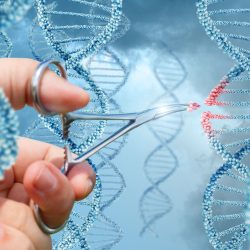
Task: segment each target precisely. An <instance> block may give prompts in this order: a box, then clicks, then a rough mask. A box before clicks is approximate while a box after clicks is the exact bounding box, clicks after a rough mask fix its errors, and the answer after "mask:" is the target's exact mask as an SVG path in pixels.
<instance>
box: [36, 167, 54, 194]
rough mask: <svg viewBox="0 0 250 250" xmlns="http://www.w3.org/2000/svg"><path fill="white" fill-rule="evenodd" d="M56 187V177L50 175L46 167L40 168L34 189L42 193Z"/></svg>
mask: <svg viewBox="0 0 250 250" xmlns="http://www.w3.org/2000/svg"><path fill="white" fill-rule="evenodd" d="M56 185H57V179H56V177H55V176H54V175H53V174H52V173H51V171H50V170H49V168H48V167H42V168H41V170H40V172H39V174H38V176H37V177H36V179H35V183H34V187H35V188H36V189H37V190H38V191H39V192H42V193H48V192H50V191H52V190H53V189H54V188H55V187H56Z"/></svg>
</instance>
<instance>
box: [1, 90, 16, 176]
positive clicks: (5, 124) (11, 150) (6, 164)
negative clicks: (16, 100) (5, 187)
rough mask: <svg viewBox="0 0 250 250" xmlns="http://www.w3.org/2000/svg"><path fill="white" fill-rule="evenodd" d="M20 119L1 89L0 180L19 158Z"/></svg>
mask: <svg viewBox="0 0 250 250" xmlns="http://www.w3.org/2000/svg"><path fill="white" fill-rule="evenodd" d="M18 124H19V123H18V118H17V115H16V114H15V112H14V110H13V109H12V107H11V105H10V104H9V102H8V99H7V98H6V96H5V95H4V92H3V90H2V89H1V88H0V131H1V134H0V140H1V147H0V179H1V180H2V179H3V178H4V171H5V170H6V169H9V168H10V167H11V166H12V165H13V164H14V163H15V161H16V157H17V151H18V149H17V137H18V135H19V126H18Z"/></svg>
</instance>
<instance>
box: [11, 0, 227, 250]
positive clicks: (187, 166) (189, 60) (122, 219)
mask: <svg viewBox="0 0 250 250" xmlns="http://www.w3.org/2000/svg"><path fill="white" fill-rule="evenodd" d="M124 12H125V14H126V15H127V16H128V18H129V19H130V20H131V22H132V26H131V30H130V31H129V32H128V33H127V34H126V35H125V36H124V37H123V38H121V39H120V40H119V41H117V42H115V43H114V44H113V45H112V46H113V48H115V49H116V51H117V52H118V53H119V54H120V55H121V58H122V59H123V60H124V61H125V62H126V63H127V64H128V65H130V68H131V72H130V76H129V80H128V83H127V85H126V86H125V87H123V88H122V90H121V91H120V92H119V93H118V95H116V100H118V102H119V104H120V105H121V106H122V109H123V111H124V112H131V111H139V110H142V109H144V108H147V107H148V105H149V103H151V102H152V101H153V100H154V99H155V98H156V97H157V96H159V95H160V94H161V93H162V91H163V89H162V88H161V87H160V85H159V84H158V82H157V80H156V78H155V76H154V75H153V72H152V64H151V61H150V59H151V58H153V57H154V53H157V51H154V50H153V49H152V44H153V43H154V42H158V41H164V42H165V43H167V44H168V46H169V47H170V48H171V49H172V50H173V51H174V52H175V53H176V54H177V55H178V57H179V58H180V59H181V61H182V62H183V64H184V65H185V67H186V69H187V71H188V77H187V79H186V81H185V83H184V84H183V85H182V86H181V87H180V88H179V89H177V90H176V92H175V94H176V95H177V96H178V98H179V100H180V101H181V102H182V103H185V102H189V101H191V100H192V101H196V102H199V103H202V102H203V100H204V99H205V97H206V96H207V95H208V93H209V91H210V90H211V89H212V88H213V87H214V86H215V85H216V83H217V82H218V81H219V80H220V79H221V78H222V76H223V75H224V74H226V73H227V71H228V70H229V69H230V67H231V66H232V62H231V61H230V60H229V59H227V56H225V55H223V54H222V52H221V51H219V50H218V48H217V46H216V45H215V44H214V43H212V42H211V41H210V40H209V38H208V37H207V36H206V35H205V32H204V31H203V29H202V27H201V26H200V24H199V23H198V19H197V17H196V8H195V2H194V1H190V0H186V1H184V0H161V1H160V0H148V1H143V0H130V1H129V0H127V1H124ZM31 17H32V13H30V14H29V16H28V17H27V18H26V19H25V20H24V21H23V22H21V23H19V24H18V25H15V26H14V27H12V28H11V30H9V34H10V37H11V38H12V40H13V42H14V53H13V55H12V56H13V57H31V53H30V50H29V47H28V43H27V32H28V29H27V27H28V26H29V24H30V21H31ZM204 110H206V108H205V107H202V108H201V109H200V110H199V111H197V112H195V113H187V114H184V121H185V126H184V128H183V130H182V132H181V133H180V134H179V136H178V137H177V138H176V140H175V141H174V142H172V143H171V145H170V147H171V148H172V149H173V150H174V152H175V153H176V155H177V156H178V159H179V167H178V169H177V170H176V172H175V173H174V174H173V175H172V176H171V177H170V178H169V179H168V180H167V181H166V182H165V183H164V184H163V185H162V186H161V188H162V190H164V192H165V193H166V194H168V195H169V196H170V198H171V200H172V202H173V205H174V207H173V210H172V211H171V212H170V213H169V214H167V215H166V216H165V217H164V218H163V219H161V220H160V221H158V222H157V223H156V231H157V232H158V234H159V237H158V238H156V237H154V235H152V234H150V233H146V234H145V235H144V236H143V237H140V236H139V232H140V230H141V227H142V221H141V219H140V216H139V208H138V206H139V199H140V197H141V195H142V193H143V191H144V190H145V189H146V188H147V187H148V186H149V183H148V181H147V180H146V178H145V175H144V172H143V164H144V160H145V158H146V157H147V155H148V154H149V153H150V152H151V151H152V150H153V149H154V148H155V147H156V146H157V145H158V142H157V141H156V139H155V138H154V137H153V136H152V134H151V133H150V131H149V130H148V128H147V126H144V127H142V128H140V129H137V130H136V131H133V132H131V133H130V136H129V140H128V143H127V145H126V147H125V148H124V149H123V151H122V153H121V154H120V155H119V156H118V157H117V158H116V159H115V163H116V165H117V166H119V169H120V171H121V172H122V173H123V174H124V177H125V180H126V184H127V188H126V190H125V192H124V193H123V194H122V196H121V198H120V199H119V200H118V201H116V202H115V203H114V204H113V206H112V207H111V208H109V209H107V210H106V211H105V214H107V215H108V216H109V217H110V218H112V220H114V221H115V222H116V223H117V224H118V225H119V226H120V227H121V228H122V229H123V231H124V238H123V239H122V241H121V242H120V243H119V244H118V245H117V246H116V247H114V249H122V250H123V249H124V250H125V249H144V250H152V249H164V250H165V249H181V250H188V249H192V250H200V249H203V250H205V249H211V246H210V245H209V243H208V240H207V237H206V234H205V232H204V228H203V225H202V216H201V202H202V194H203V191H204V189H205V187H206V184H207V183H208V181H209V177H210V176H211V174H212V173H213V172H214V171H215V169H216V168H217V167H219V166H220V164H221V160H220V159H219V158H217V156H216V155H215V154H214V153H213V151H212V150H211V149H210V148H209V146H208V144H207V139H206V137H205V135H204V134H203V132H202V129H201V126H200V116H201V112H202V111H204ZM19 116H20V120H21V130H22V132H23V131H25V129H26V128H27V126H28V125H29V124H30V123H31V121H32V120H33V119H35V117H36V114H35V112H34V111H32V110H31V109H28V108H26V109H25V110H24V111H20V112H19Z"/></svg>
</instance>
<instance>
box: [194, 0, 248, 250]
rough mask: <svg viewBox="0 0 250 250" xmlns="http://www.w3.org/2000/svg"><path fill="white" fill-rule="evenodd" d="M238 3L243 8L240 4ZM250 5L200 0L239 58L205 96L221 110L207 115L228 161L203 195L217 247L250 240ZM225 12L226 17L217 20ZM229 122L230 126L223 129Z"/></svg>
mask: <svg viewBox="0 0 250 250" xmlns="http://www.w3.org/2000/svg"><path fill="white" fill-rule="evenodd" d="M224 3H226V4H227V6H226V8H225V4H224ZM235 5H237V7H238V6H239V5H240V6H243V8H241V9H235ZM248 6H249V3H246V1H245V2H244V1H240V2H237V4H235V3H233V2H230V1H198V3H197V10H198V11H197V13H198V17H199V19H200V22H201V24H202V25H203V26H204V28H205V30H206V32H207V34H208V35H209V36H210V38H211V39H212V40H215V41H216V42H217V44H218V46H219V47H220V48H221V49H222V50H223V51H224V52H225V53H226V54H228V55H229V56H230V57H231V58H232V59H234V60H235V61H236V63H237V65H236V66H234V67H233V68H232V69H231V70H230V71H229V73H228V74H227V75H226V76H225V77H223V79H222V80H221V81H220V83H219V84H218V85H217V86H216V87H215V88H214V89H213V90H212V91H211V93H210V95H209V97H208V98H207V99H206V100H205V104H206V105H208V106H213V107H214V110H216V111H212V112H211V111H208V112H204V113H203V115H202V126H203V129H204V131H205V133H206V134H207V136H208V138H209V142H210V145H211V146H212V148H214V149H215V151H216V152H217V154H218V155H219V156H221V158H222V159H223V161H224V164H223V166H222V167H220V168H219V169H218V170H217V171H216V173H215V174H213V175H212V177H211V179H210V182H209V184H208V186H207V188H206V190H205V193H204V199H203V220H204V226H205V230H206V233H207V235H208V238H209V241H210V243H211V244H212V246H213V247H214V248H215V249H248V244H249V243H248V242H246V239H247V227H246V215H245V210H246V208H247V205H248V203H247V190H248V187H247V185H248V182H249V181H248V179H249V168H248V165H249V159H248V153H249V138H248V132H249V115H248V110H247V108H248V106H249V104H250V103H249V101H248V96H249V93H250V92H249V89H248V86H246V85H248V84H249V80H250V78H249V77H250V76H249V71H248V70H249V59H248V57H249V51H248V46H249V45H248V44H249V43H248V42H249V36H248V33H247V31H248V30H247V28H248V27H249V25H250V23H249V21H248V19H247V17H246V14H247V13H248V12H249V8H247V7H248ZM210 7H214V8H213V9H212V10H210V9H209V8H210ZM216 7H217V9H216ZM221 16H222V17H223V19H224V20H225V21H224V20H222V21H221V20H217V19H216V18H218V17H221ZM231 17H234V20H233V21H231V19H229V18H231ZM212 18H214V19H215V20H214V19H212ZM235 19H236V21H235ZM242 20H243V21H242ZM218 27H220V28H221V29H219V28H218ZM228 120H229V121H230V123H228ZM225 123H226V124H227V128H223V125H224V124H225Z"/></svg>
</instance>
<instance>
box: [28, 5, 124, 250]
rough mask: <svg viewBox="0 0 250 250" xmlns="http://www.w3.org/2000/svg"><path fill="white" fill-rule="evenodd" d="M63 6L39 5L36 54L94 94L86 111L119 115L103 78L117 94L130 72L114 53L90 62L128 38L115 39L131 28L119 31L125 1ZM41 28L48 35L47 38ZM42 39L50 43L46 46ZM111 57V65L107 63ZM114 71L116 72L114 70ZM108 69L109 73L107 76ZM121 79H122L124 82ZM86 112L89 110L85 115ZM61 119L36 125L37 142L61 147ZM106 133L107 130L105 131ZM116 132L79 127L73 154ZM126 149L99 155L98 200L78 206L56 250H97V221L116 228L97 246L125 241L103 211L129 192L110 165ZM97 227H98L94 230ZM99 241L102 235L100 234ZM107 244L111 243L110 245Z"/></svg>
mask: <svg viewBox="0 0 250 250" xmlns="http://www.w3.org/2000/svg"><path fill="white" fill-rule="evenodd" d="M64 2H65V3H61V2H60V4H59V5H54V4H53V2H51V1H46V2H45V1H36V9H37V13H38V15H37V16H38V17H37V20H36V21H35V22H34V25H33V27H32V29H31V32H30V36H29V37H30V47H31V49H32V53H33V55H34V56H35V58H37V59H39V60H44V59H49V58H51V56H52V57H53V58H60V59H63V60H64V62H65V64H66V68H67V71H68V74H69V76H70V78H71V79H70V80H71V81H72V82H76V83H77V82H78V84H79V85H80V86H81V87H84V88H85V89H86V90H87V91H88V92H90V95H91V104H90V105H89V106H88V107H87V109H88V110H89V112H95V113H96V112H101V113H105V112H109V108H110V109H113V110H115V109H117V104H116V102H115V101H114V100H112V99H108V98H107V97H106V94H105V92H106V93H107V94H108V95H109V97H110V96H111V95H110V90H111V91H112V92H113V93H112V94H115V92H117V91H118V89H116V90H115V91H114V90H112V89H111V88H109V89H108V88H107V87H106V86H107V85H106V82H105V80H104V81H103V80H101V78H104V79H106V80H107V75H109V79H108V80H110V79H111V75H110V74H111V73H112V74H114V72H116V75H114V78H116V80H118V81H117V83H115V81H113V82H112V86H113V88H116V86H118V87H119V88H120V87H121V85H122V84H125V81H122V82H121V80H122V79H121V77H124V78H126V74H127V72H125V70H124V69H125V68H124V67H123V65H122V64H121V62H120V61H119V59H118V57H115V56H114V53H112V52H110V51H107V50H106V51H105V52H104V51H103V52H101V53H102V55H101V56H98V55H95V56H93V57H90V56H91V54H93V53H94V52H95V53H97V52H98V51H99V50H100V49H102V48H103V47H104V46H105V47H106V43H107V42H108V41H111V40H112V41H113V40H114V39H116V38H118V37H119V36H120V35H121V34H122V32H124V31H119V32H118V33H119V34H117V33H115V30H116V29H117V27H118V28H119V27H121V28H122V29H125V28H127V26H126V25H125V26H124V25H120V19H121V18H123V19H124V17H122V16H121V14H122V13H121V1H92V2H90V1H78V0H72V1H70V3H71V5H70V7H69V6H68V5H66V1H64ZM67 2H68V1H67ZM59 17H63V22H65V23H62V22H61V19H60V21H59V19H58V18H59ZM36 23H38V24H39V27H37V26H36ZM41 28H42V30H43V31H44V32H43V35H42V37H41V30H40V29H41ZM43 36H44V37H45V39H46V40H44V38H43ZM114 36H116V38H114ZM48 45H49V46H48ZM108 56H110V58H109V60H107V58H108ZM112 57H113V58H112ZM102 58H104V60H105V65H102V68H98V67H100V66H99V65H101V64H102V63H103V60H102ZM96 60H97V61H98V60H100V61H99V62H97V65H95V64H96V62H95V61H96ZM101 60H102V61H101ZM117 65H118V67H117ZM114 66H116V68H115V69H113V70H112V67H114ZM93 67H94V68H95V69H97V70H99V72H98V75H97V77H98V80H97V79H95V80H96V81H97V83H95V80H94V77H95V76H96V75H94V74H93V72H94V68H93ZM103 67H106V68H105V69H106V70H105V69H104V68H103ZM88 68H89V69H88ZM91 70H92V73H91ZM119 74H122V75H121V76H120V77H119ZM92 75H93V76H92ZM83 80H84V84H85V82H87V84H88V86H83ZM99 80H100V81H99ZM98 81H99V82H98ZM100 85H102V86H101V87H104V90H102V89H101V88H100ZM105 85H106V86H105ZM86 111H87V110H86V109H84V112H86ZM56 119H57V118H53V120H51V118H47V117H42V121H43V124H42V125H43V126H41V123H40V122H37V121H36V122H35V123H34V124H33V126H36V127H37V128H41V127H42V129H41V130H40V132H37V130H36V135H35V136H38V138H39V137H41V136H42V137H43V139H46V141H49V142H52V143H54V144H57V145H58V144H59V145H60V144H62V134H61V128H60V126H59V120H56ZM44 124H45V127H44ZM118 125H119V124H118ZM104 128H105V129H106V128H107V129H106V130H105V129H104ZM115 128H116V126H115V125H114V126H113V127H111V126H106V124H105V122H103V121H101V122H99V123H98V122H91V123H90V122H85V123H80V124H79V123H78V124H77V123H76V124H75V125H74V126H73V127H72V128H71V130H70V139H69V140H68V142H67V143H68V144H69V145H70V148H71V150H72V151H73V152H75V153H81V152H83V151H84V150H86V149H87V148H88V147H89V146H91V145H92V144H93V142H94V141H95V142H98V139H100V137H101V135H104V134H105V135H108V134H109V133H112V131H113V129H115ZM44 130H45V131H46V132H50V134H48V133H47V134H46V138H45V137H44V132H45V131H44ZM29 131H33V129H32V128H31V129H29ZM51 132H52V133H51ZM55 137H56V140H55ZM124 144H125V142H124V138H122V139H120V140H119V141H117V143H116V145H115V146H114V145H111V146H110V147H107V148H106V149H104V150H103V151H102V152H100V154H99V155H98V156H97V158H99V159H101V161H100V163H97V162H99V161H98V160H96V159H94V161H95V168H96V171H97V173H98V179H97V188H95V190H94V193H93V195H92V196H91V197H89V198H88V199H87V201H84V202H79V203H78V204H77V205H76V206H75V209H74V213H73V215H72V218H70V220H69V223H68V225H67V227H66V229H65V230H64V231H63V232H62V233H61V234H60V235H58V236H57V237H56V238H57V239H55V240H54V249H68V248H72V247H73V246H80V247H81V248H82V249H90V248H91V249H92V248H93V246H92V243H91V242H89V240H88V239H91V240H93V235H94V234H95V230H99V229H100V227H97V226H95V224H94V222H95V221H96V220H97V222H99V223H101V225H102V226H103V227H104V226H106V227H107V228H108V229H111V227H112V228H113V231H112V230H111V231H112V232H113V234H111V233H110V232H108V233H109V234H108V235H106V234H102V236H103V237H104V238H103V240H102V241H100V240H99V239H98V238H96V241H95V240H94V241H93V242H98V244H99V247H100V249H104V248H105V249H109V248H111V247H112V246H113V245H114V244H117V243H118V241H119V240H120V238H121V230H120V229H119V227H118V226H117V225H116V224H115V223H114V222H112V221H111V220H110V219H107V217H106V216H105V215H104V214H103V210H104V209H105V208H107V207H108V206H110V205H111V204H112V202H113V201H114V200H116V199H117V197H119V195H120V194H121V192H122V190H123V189H124V186H125V183H124V180H123V177H122V175H121V174H120V172H119V171H118V169H117V168H116V166H114V164H112V163H111V162H110V160H111V159H113V158H114V157H115V156H116V155H117V154H118V153H119V151H120V150H121V148H122V146H123V145H124ZM99 176H100V178H99ZM84 210H86V213H84ZM93 224H94V227H92V226H93ZM96 235H98V232H97V233H96ZM105 238H107V239H106V240H105ZM107 243H108V244H107ZM93 244H94V243H93ZM95 244H96V243H95ZM95 246H96V245H95ZM96 249H99V248H96Z"/></svg>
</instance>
